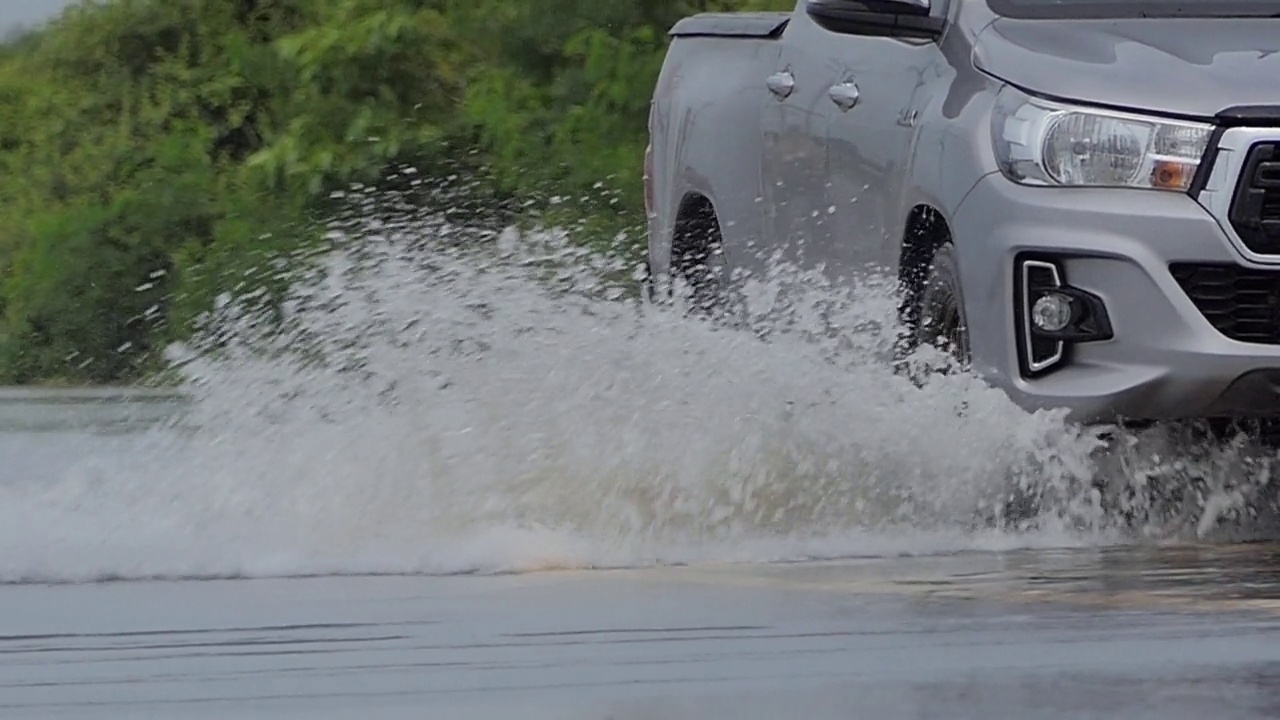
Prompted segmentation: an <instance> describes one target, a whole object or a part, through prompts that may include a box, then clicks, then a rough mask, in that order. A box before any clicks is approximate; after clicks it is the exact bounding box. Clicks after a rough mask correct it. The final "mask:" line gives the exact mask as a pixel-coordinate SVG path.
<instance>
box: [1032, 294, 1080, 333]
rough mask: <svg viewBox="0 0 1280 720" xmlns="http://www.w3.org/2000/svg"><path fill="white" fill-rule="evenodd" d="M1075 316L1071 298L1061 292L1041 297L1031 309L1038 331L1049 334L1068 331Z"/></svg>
mask: <svg viewBox="0 0 1280 720" xmlns="http://www.w3.org/2000/svg"><path fill="white" fill-rule="evenodd" d="M1074 315H1075V312H1074V309H1073V308H1072V305H1071V298H1070V297H1067V296H1066V295H1064V294H1063V293H1059V292H1050V293H1046V294H1044V295H1041V296H1040V299H1039V300H1036V304H1035V305H1034V306H1032V308H1031V321H1032V322H1033V323H1035V326H1036V329H1037V330H1042V331H1044V332H1048V333H1056V332H1062V331H1063V330H1065V329H1067V326H1068V325H1070V324H1071V319H1072V317H1073V316H1074Z"/></svg>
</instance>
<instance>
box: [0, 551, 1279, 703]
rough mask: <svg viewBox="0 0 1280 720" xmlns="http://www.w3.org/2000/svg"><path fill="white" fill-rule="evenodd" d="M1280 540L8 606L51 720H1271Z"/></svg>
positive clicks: (86, 590)
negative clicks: (1273, 543) (1276, 543)
mask: <svg viewBox="0 0 1280 720" xmlns="http://www.w3.org/2000/svg"><path fill="white" fill-rule="evenodd" d="M1275 552H1276V549H1275V548H1268V547H1249V548H1221V549H1213V548H1196V549H1193V548H1178V549H1164V550H1157V549H1147V550H1136V549H1129V550H1113V551H1107V552H1097V551H1067V552H1051V551H1034V552H1032V551H1027V552H1013V553H1001V554H961V555H956V556H951V557H927V558H915V559H897V560H893V561H886V560H865V561H843V562H828V563H812V564H806V563H801V564H786V565H775V566H753V565H746V566H714V567H698V568H667V569H648V570H619V571H575V572H542V573H530V574H523V575H508V576H492V577H468V576H459V577H331V578H309V579H308V578H293V579H275V580H271V579H262V580H240V581H208V582H121V583H100V584H90V585H72V586H52V587H50V586H8V587H5V588H3V589H0V712H2V713H3V716H4V717H14V718H29V717H30V718H43V717H77V718H135V717H166V718H188V717H190V718H206V717H237V718H304V717H305V718H354V717H361V718H420V717H433V718H437V717H438V718H477V719H479V718H484V719H489V718H510V717H517V716H518V717H522V718H574V719H577V718H581V719H582V720H604V719H605V718H612V719H614V720H641V719H644V720H648V719H656V718H667V719H670V720H677V719H684V718H688V719H689V720H693V719H695V718H698V719H702V718H752V719H755V718H761V719H763V718H793V717H806V718H850V717H858V718H860V717H867V718H993V717H1018V718H1081V717H1124V718H1164V719H1180V718H1187V719H1191V718H1196V719H1199V718H1204V717H1209V716H1213V717H1219V718H1242V719H1243V718H1257V719H1262V718H1274V717H1276V716H1277V714H1280V601H1278V600H1277V599H1278V598H1280V593H1278V591H1280V577H1277V573H1276V571H1275V569H1274V567H1275V557H1274V553H1275Z"/></svg>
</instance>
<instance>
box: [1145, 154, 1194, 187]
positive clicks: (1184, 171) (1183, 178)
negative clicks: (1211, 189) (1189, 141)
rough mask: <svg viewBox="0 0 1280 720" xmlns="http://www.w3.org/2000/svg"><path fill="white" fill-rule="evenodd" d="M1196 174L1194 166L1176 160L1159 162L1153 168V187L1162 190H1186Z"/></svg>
mask: <svg viewBox="0 0 1280 720" xmlns="http://www.w3.org/2000/svg"><path fill="white" fill-rule="evenodd" d="M1195 174H1196V168H1195V166H1194V165H1189V164H1187V163H1183V162H1177V161H1174V160H1157V161H1156V162H1155V166H1154V167H1152V168H1151V185H1152V186H1153V187H1156V188H1159V189H1161V190H1186V189H1187V188H1189V187H1191V178H1192V177H1193V176H1194V175H1195Z"/></svg>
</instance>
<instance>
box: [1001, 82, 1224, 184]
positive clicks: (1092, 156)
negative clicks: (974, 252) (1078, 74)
mask: <svg viewBox="0 0 1280 720" xmlns="http://www.w3.org/2000/svg"><path fill="white" fill-rule="evenodd" d="M992 124H993V126H992V136H993V137H992V139H993V140H994V143H995V150H996V158H997V160H999V162H1000V169H1001V170H1002V171H1003V172H1004V174H1005V176H1006V177H1008V178H1009V179H1011V180H1014V181H1016V182H1020V183H1023V184H1025V185H1065V186H1076V187H1085V186H1092V187H1131V188H1147V189H1155V190H1179V191H1185V190H1186V189H1187V188H1188V187H1190V186H1191V179H1192V178H1193V177H1194V176H1195V174H1196V168H1197V167H1198V166H1199V165H1200V160H1201V158H1203V157H1204V154H1205V149H1206V147H1207V146H1208V144H1209V136H1210V134H1211V133H1212V132H1213V126H1211V125H1206V124H1203V123H1192V122H1182V121H1178V120H1164V119H1160V118H1152V117H1145V116H1142V115H1132V114H1128V113H1120V112H1112V111H1109V110H1096V109H1091V108H1083V107H1073V106H1069V105H1063V104H1059V103H1053V102H1049V101H1046V100H1040V99H1037V98H1031V97H1029V96H1027V95H1024V94H1022V93H1020V92H1018V91H1016V90H1014V89H1012V88H1008V87H1006V88H1005V89H1004V90H1002V91H1001V92H1000V96H999V98H998V99H997V101H996V107H995V112H994V115H993V118H992Z"/></svg>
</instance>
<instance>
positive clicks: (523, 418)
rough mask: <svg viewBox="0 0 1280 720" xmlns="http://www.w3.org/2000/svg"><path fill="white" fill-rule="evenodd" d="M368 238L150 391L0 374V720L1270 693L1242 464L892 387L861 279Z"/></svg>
mask: <svg viewBox="0 0 1280 720" xmlns="http://www.w3.org/2000/svg"><path fill="white" fill-rule="evenodd" d="M362 232H364V234H363V235H362V238H363V241H362V242H361V243H360V246H359V249H360V252H358V253H353V252H346V251H343V250H341V249H339V250H337V251H335V252H334V253H333V256H332V257H331V258H329V259H328V260H326V263H325V264H324V266H323V267H322V268H321V269H322V272H321V273H320V274H319V276H318V277H317V278H316V280H315V282H314V283H312V284H310V285H308V286H303V287H300V288H299V289H298V290H297V291H296V292H295V294H294V295H293V296H291V297H290V298H288V302H287V303H286V304H285V307H284V310H285V323H284V325H283V326H280V325H268V324H266V323H265V322H264V321H263V319H262V316H261V315H259V314H256V313H255V312H254V311H253V310H252V308H249V307H245V306H241V305H235V304H230V303H228V304H225V305H222V306H220V307H219V308H218V309H217V311H216V312H215V313H214V314H212V315H211V316H210V317H209V318H207V322H206V324H205V326H204V329H203V330H202V331H201V333H199V334H198V335H197V337H196V338H195V339H194V340H193V341H192V342H191V343H189V344H187V345H185V346H182V347H174V348H172V349H171V354H170V355H171V358H172V359H174V360H175V361H176V362H177V363H179V364H180V366H181V368H182V372H183V374H184V378H182V382H181V383H180V386H179V387H177V388H175V389H174V390H173V391H169V392H166V393H156V392H154V391H152V392H149V393H145V394H142V395H139V394H138V393H136V392H135V393H127V394H121V393H118V392H107V391H100V392H101V393H104V394H102V395H100V396H87V395H86V394H85V392H84V391H76V392H68V391H38V392H37V391H7V392H4V393H0V717H6V718H7V717H15V718H28V717H33V718H43V717H59V718H67V717H75V718H134V717H164V718H187V717H192V718H203V717H236V718H253V717H256V718H304V717H305V718H357V717H358V718H409V717H414V718H418V717H431V718H484V719H488V718H510V717H513V716H517V715H518V716H519V717H522V718H573V719H577V718H582V719H583V720H588V719H590V720H604V719H605V718H612V719H613V720H640V719H642V718H644V719H647V718H664V719H668V720H670V719H676V718H699V719H703V718H720V717H724V718H735V719H736V720H741V719H743V718H793V717H808V718H826V717H831V718H837V717H838V718H862V717H865V718H875V719H877V720H881V719H893V718H949V719H953V718H991V717H1016V718H1080V717H1125V718H1148V717H1150V718H1161V719H1162V720H1178V719H1180V718H1197V719H1198V718H1203V717H1206V716H1209V715H1213V716H1216V717H1220V718H1274V717H1276V716H1277V715H1278V714H1280V691H1278V690H1277V688H1280V677H1277V675H1278V674H1280V642H1278V640H1280V637H1278V636H1277V631H1278V630H1280V593H1278V587H1277V584H1278V579H1280V577H1278V572H1277V567H1278V566H1280V565H1278V563H1277V547H1276V546H1275V545H1274V544H1273V542H1274V541H1275V540H1276V539H1277V538H1280V533H1277V532H1276V527H1277V524H1276V521H1275V515H1276V513H1275V508H1274V501H1273V497H1272V493H1271V468H1272V463H1273V461H1274V459H1275V458H1274V453H1271V452H1269V451H1266V450H1264V449H1261V448H1257V447H1254V446H1252V445H1250V444H1249V443H1247V442H1245V443H1234V442H1226V443H1222V444H1218V445H1213V446H1207V445H1192V444H1189V443H1188V441H1187V440H1186V439H1185V437H1184V436H1180V435H1178V434H1177V433H1173V432H1164V431H1150V432H1148V433H1144V434H1142V435H1133V434H1126V433H1114V434H1110V435H1108V434H1105V433H1102V432H1101V431H1099V430H1098V429H1091V428H1079V427H1073V426H1071V425H1069V424H1067V423H1065V422H1064V421H1063V420H1062V417H1061V415H1060V414H1057V413H1052V412H1044V413H1035V414H1028V413H1026V412H1023V411H1021V410H1019V409H1018V408H1016V407H1014V406H1013V405H1012V404H1011V403H1009V402H1008V400H1007V398H1005V397H1004V396H1003V395H1001V394H1000V393H998V392H996V391H994V390H991V389H990V388H988V387H986V386H985V385H983V384H981V383H980V382H978V381H976V380H974V379H972V378H968V377H966V376H963V375H955V374H953V375H949V376H944V377H938V378H935V379H933V380H931V381H929V382H928V383H924V384H923V385H921V384H917V383H915V382H912V381H911V380H910V379H908V378H906V377H904V376H902V375H901V374H896V373H894V372H893V371H892V369H891V368H890V365H891V362H890V360H889V359H887V358H888V357H889V356H890V355H891V353H886V349H887V348H888V347H890V346H891V343H892V339H893V333H892V328H891V318H892V316H893V312H894V308H895V307H896V303H895V302H894V301H893V299H892V298H891V297H889V296H887V295H884V294H883V293H882V292H880V290H879V289H878V288H877V287H876V286H875V285H874V283H864V284H857V283H846V284H838V285H829V284H828V285H824V284H823V282H822V281H821V279H820V278H816V277H805V276H800V277H799V279H801V280H802V281H803V282H801V283H790V282H781V281H780V279H779V278H778V277H772V276H771V277H766V278H759V279H756V280H755V281H753V282H749V283H746V285H745V293H746V295H747V298H746V299H747V305H748V308H747V310H748V314H749V318H748V322H747V323H746V326H745V327H742V328H737V329H734V330H729V329H725V328H723V327H714V326H711V325H709V324H707V323H703V322H700V321H696V320H692V319H688V318H686V317H684V315H683V314H681V313H680V312H679V308H678V306H677V307H667V306H662V307H656V306H652V305H649V304H646V303H640V302H637V301H634V300H632V299H630V298H629V296H628V295H627V294H626V290H625V287H626V286H629V285H630V282H631V281H630V279H629V278H630V271H631V270H632V268H629V267H628V266H627V264H626V263H616V264H610V263H611V261H610V262H605V261H599V263H600V264H595V265H593V264H592V261H590V260H589V259H588V258H587V256H585V255H583V254H582V253H581V252H579V251H578V250H576V249H575V248H574V247H573V246H571V245H569V244H566V243H564V242H563V241H562V240H563V239H562V238H559V237H558V236H555V235H551V236H537V237H533V236H524V235H521V234H519V233H514V232H507V233H502V234H500V235H498V236H495V237H492V238H489V240H492V241H493V242H492V246H491V247H489V249H488V250H485V251H484V252H481V253H476V252H473V251H464V250H461V249H459V248H458V244H456V243H455V244H448V243H446V244H445V245H444V247H440V246H436V245H433V244H431V243H425V244H424V243H423V242H421V241H420V240H421V238H422V237H427V236H432V235H431V234H432V233H435V234H436V235H440V234H441V229H440V228H439V227H432V228H425V229H424V228H421V227H416V226H412V225H410V226H405V227H399V228H391V229H387V228H385V227H384V228H381V229H379V231H378V232H382V233H383V236H377V235H375V234H371V233H372V231H370V230H369V229H367V228H366V229H365V230H364V231H362ZM378 237H382V239H381V240H378ZM406 238H407V239H406ZM619 278H621V280H618V279H619ZM792 279H795V278H792ZM250 280H252V279H250ZM797 288H803V292H800V291H797ZM125 400H128V402H126V401H125ZM1013 507H1020V508H1022V510H1021V511H1020V512H1012V511H1011V508H1013Z"/></svg>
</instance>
